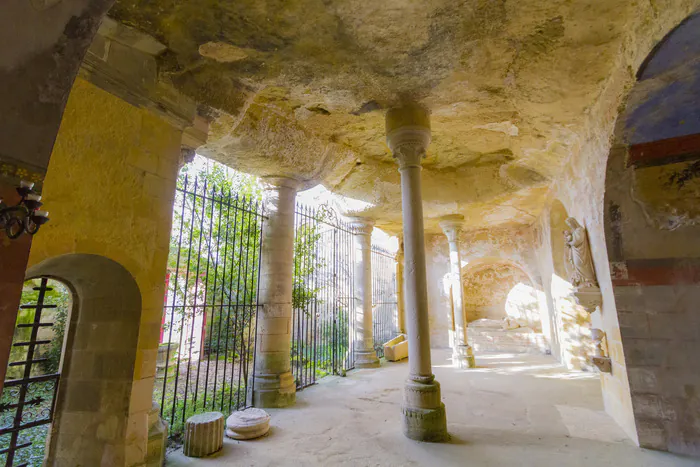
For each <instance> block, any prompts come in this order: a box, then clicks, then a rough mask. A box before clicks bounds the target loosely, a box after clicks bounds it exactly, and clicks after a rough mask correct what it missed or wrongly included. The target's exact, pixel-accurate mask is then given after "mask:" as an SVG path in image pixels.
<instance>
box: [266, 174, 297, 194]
mask: <svg viewBox="0 0 700 467" xmlns="http://www.w3.org/2000/svg"><path fill="white" fill-rule="evenodd" d="M260 180H261V181H262V182H263V189H265V190H275V189H278V188H290V189H292V190H294V191H297V190H299V187H301V182H300V181H299V180H297V179H296V178H293V177H284V176H268V177H261V179H260Z"/></svg>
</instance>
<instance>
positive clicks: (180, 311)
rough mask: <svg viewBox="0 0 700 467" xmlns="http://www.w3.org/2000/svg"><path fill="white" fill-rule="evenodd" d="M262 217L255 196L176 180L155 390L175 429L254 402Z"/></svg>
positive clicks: (175, 432)
mask: <svg viewBox="0 0 700 467" xmlns="http://www.w3.org/2000/svg"><path fill="white" fill-rule="evenodd" d="M263 219H264V216H263V213H262V207H261V205H260V203H258V201H256V200H255V199H252V198H250V197H246V196H239V195H237V194H235V193H232V192H231V190H230V189H226V190H222V189H219V188H217V187H215V186H211V185H210V186H208V185H207V183H206V182H204V183H201V182H198V181H197V180H195V181H194V183H191V182H190V181H189V180H188V178H187V176H184V177H181V178H180V179H179V180H178V186H177V190H176V194H175V207H174V210H173V231H172V235H171V242H170V256H169V258H168V277H167V287H166V289H167V290H166V297H165V306H164V314H163V326H162V330H161V344H160V347H159V349H158V362H157V372H156V390H155V395H154V399H155V400H157V401H158V402H160V404H161V416H162V417H163V418H164V419H165V420H167V421H168V422H169V423H170V434H171V437H173V436H175V437H177V436H178V435H180V434H181V432H182V429H183V425H184V421H185V420H186V419H187V418H188V417H190V416H191V415H193V414H195V413H198V412H206V411H212V410H217V411H221V412H223V413H230V412H231V411H232V410H238V409H241V408H245V407H249V406H250V404H251V397H250V393H249V388H251V387H252V378H253V373H254V372H253V367H254V363H255V362H254V359H255V336H256V325H257V312H258V309H259V307H260V305H259V304H258V283H259V273H260V243H261V238H262V228H263Z"/></svg>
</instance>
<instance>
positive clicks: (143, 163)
mask: <svg viewBox="0 0 700 467" xmlns="http://www.w3.org/2000/svg"><path fill="white" fill-rule="evenodd" d="M181 138H182V132H181V131H180V130H178V129H176V128H174V127H173V126H171V125H169V124H168V123H166V122H165V121H163V120H161V119H160V118H158V117H156V116H154V115H153V114H151V113H150V112H149V111H147V110H143V109H139V108H136V107H134V106H132V105H130V104H128V103H126V102H124V101H123V100H121V99H119V98H117V97H115V96H113V95H111V94H109V93H107V92H105V91H103V90H101V89H99V88H97V87H96V86H94V85H93V84H90V83H88V82H86V81H84V80H82V79H78V80H76V83H75V86H74V88H73V91H72V92H71V96H70V99H69V101H68V105H67V107H66V111H65V115H64V119H63V122H62V124H61V129H60V132H59V135H58V138H57V140H56V145H55V148H54V152H53V154H52V156H51V163H50V165H49V170H48V172H47V175H46V180H45V183H44V191H43V195H44V199H45V200H46V203H47V209H50V212H51V222H49V223H48V224H47V225H45V226H44V227H43V228H42V230H41V232H40V234H39V235H37V236H36V238H35V239H34V244H33V245H32V251H31V257H30V264H36V263H38V262H41V261H43V260H44V259H46V258H51V257H54V256H57V255H62V254H66V253H92V254H97V255H101V256H105V257H107V258H110V259H113V260H114V261H116V262H118V263H119V264H121V265H123V266H124V267H125V268H126V269H127V270H128V271H129V272H130V273H131V274H132V275H133V277H134V278H135V279H136V282H137V284H138V286H139V289H140V291H141V296H142V304H143V309H142V314H141V325H140V332H139V337H138V352H137V356H136V367H135V370H134V376H133V387H132V391H131V394H132V395H131V403H130V408H129V413H130V414H129V424H128V432H127V442H128V443H131V445H130V446H129V448H128V449H127V454H126V465H135V464H137V463H139V462H141V461H143V458H144V456H145V453H146V452H145V451H146V438H147V433H146V432H147V429H148V426H147V423H148V421H147V417H148V412H149V410H150V409H151V397H152V392H153V381H154V375H155V363H156V353H157V347H158V340H159V330H160V325H161V318H162V312H163V296H164V281H165V269H166V261H167V257H168V247H169V240H170V226H171V218H172V204H173V197H174V195H175V180H176V176H177V173H178V159H179V156H180V142H181Z"/></svg>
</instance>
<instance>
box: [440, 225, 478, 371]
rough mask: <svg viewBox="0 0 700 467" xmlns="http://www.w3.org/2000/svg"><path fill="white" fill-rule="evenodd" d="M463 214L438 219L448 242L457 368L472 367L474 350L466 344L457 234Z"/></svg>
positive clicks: (453, 353) (453, 357)
mask: <svg viewBox="0 0 700 467" xmlns="http://www.w3.org/2000/svg"><path fill="white" fill-rule="evenodd" d="M463 222H464V216H462V215H459V214H455V215H452V216H445V217H443V218H442V219H441V220H440V227H441V228H442V231H443V232H445V235H446V236H447V241H448V242H449V244H450V286H451V287H452V312H453V313H454V323H455V341H454V347H453V348H452V363H453V364H454V366H456V367H457V368H474V367H476V363H475V362H474V352H473V351H472V348H471V347H470V346H469V344H468V342H469V341H468V339H467V320H466V314H465V312H464V300H463V295H464V293H463V290H462V280H461V277H462V276H461V267H462V260H461V258H460V255H459V234H460V232H461V230H462V223H463Z"/></svg>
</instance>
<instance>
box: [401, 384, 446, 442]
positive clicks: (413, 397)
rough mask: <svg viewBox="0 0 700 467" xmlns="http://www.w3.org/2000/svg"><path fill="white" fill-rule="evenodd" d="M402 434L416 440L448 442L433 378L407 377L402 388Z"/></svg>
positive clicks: (443, 413) (438, 391)
mask: <svg viewBox="0 0 700 467" xmlns="http://www.w3.org/2000/svg"><path fill="white" fill-rule="evenodd" d="M401 413H402V415H403V434H404V435H405V436H406V437H407V438H409V439H414V440H416V441H428V442H434V443H439V442H442V441H447V440H448V439H449V435H448V433H447V417H446V414H445V404H443V403H442V401H441V400H440V383H438V382H437V381H435V380H434V376H432V375H431V376H430V377H421V376H412V377H411V376H409V379H408V380H406V384H405V386H404V397H403V404H402V406H401Z"/></svg>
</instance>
